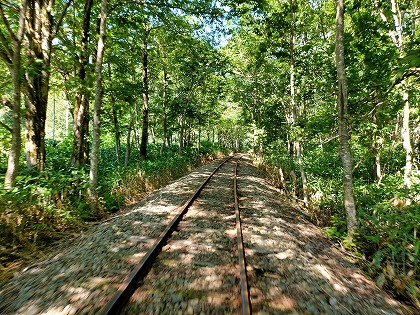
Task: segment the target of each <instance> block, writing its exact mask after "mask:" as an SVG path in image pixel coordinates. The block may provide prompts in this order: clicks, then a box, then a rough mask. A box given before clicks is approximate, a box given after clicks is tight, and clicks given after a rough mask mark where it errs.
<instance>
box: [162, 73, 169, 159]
mask: <svg viewBox="0 0 420 315" xmlns="http://www.w3.org/2000/svg"><path fill="white" fill-rule="evenodd" d="M167 90H168V73H167V72H166V69H163V94H162V127H163V131H162V147H161V149H160V153H161V154H162V152H163V149H165V146H166V138H167V134H168V125H167V121H166V99H167ZM168 145H169V143H168Z"/></svg>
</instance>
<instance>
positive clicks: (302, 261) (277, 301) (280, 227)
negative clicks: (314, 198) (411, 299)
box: [238, 165, 408, 315]
mask: <svg viewBox="0 0 420 315" xmlns="http://www.w3.org/2000/svg"><path fill="white" fill-rule="evenodd" d="M256 173H257V171H256V170H255V168H254V167H252V166H250V165H247V166H243V167H241V168H240V169H239V176H240V177H239V180H238V185H239V190H240V191H239V196H240V208H241V218H242V220H243V230H244V242H245V244H244V247H245V248H246V259H247V269H248V279H249V283H250V294H251V303H252V307H253V313H254V314H258V313H260V314H349V315H353V314H372V315H376V314H403V313H404V311H403V307H402V306H401V305H399V303H398V302H396V301H395V300H393V299H392V298H391V297H389V296H388V295H387V294H386V293H385V292H383V291H381V290H380V289H379V288H378V287H377V286H376V285H375V283H374V282H372V281H370V280H368V279H367V278H366V277H365V276H364V275H363V273H362V272H361V271H360V270H359V269H358V268H357V267H356V266H355V265H354V264H352V263H351V262H349V261H347V260H346V259H345V257H344V256H343V254H342V253H340V252H339V251H338V250H336V249H335V248H334V247H333V246H332V243H331V242H330V241H329V240H327V239H326V238H325V237H324V236H323V235H322V233H321V232H320V231H319V230H318V229H317V228H316V227H315V226H313V225H312V224H311V223H310V222H308V221H306V220H305V219H304V218H303V215H302V214H301V213H300V212H299V211H298V210H296V208H294V207H293V205H292V204H291V203H290V202H289V201H288V200H287V199H286V197H284V196H282V195H280V194H279V191H277V190H276V189H274V188H273V187H271V186H269V185H268V184H267V183H266V182H265V181H264V180H262V179H261V178H260V177H258V176H256V175H255V174H256ZM406 313H407V314H408V312H406Z"/></svg>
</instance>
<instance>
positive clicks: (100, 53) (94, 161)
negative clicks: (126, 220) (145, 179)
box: [89, 0, 108, 213]
mask: <svg viewBox="0 0 420 315" xmlns="http://www.w3.org/2000/svg"><path fill="white" fill-rule="evenodd" d="M107 15H108V1H107V0H102V1H101V13H100V24H99V39H98V47H97V55H96V65H95V76H96V87H95V106H94V114H93V139H92V151H91V154H90V174H89V184H90V187H89V198H90V203H91V210H92V212H93V213H95V212H97V211H98V193H97V191H96V187H97V183H98V165H99V145H100V135H101V131H100V126H101V116H100V113H101V105H102V92H103V91H102V64H103V58H104V49H105V33H106V18H107Z"/></svg>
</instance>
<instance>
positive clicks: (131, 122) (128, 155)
mask: <svg viewBox="0 0 420 315" xmlns="http://www.w3.org/2000/svg"><path fill="white" fill-rule="evenodd" d="M133 125H134V116H133V114H132V113H131V118H130V125H129V126H128V131H127V144H126V149H125V161H124V165H125V166H127V165H128V162H129V161H130V154H131V130H132V129H133Z"/></svg>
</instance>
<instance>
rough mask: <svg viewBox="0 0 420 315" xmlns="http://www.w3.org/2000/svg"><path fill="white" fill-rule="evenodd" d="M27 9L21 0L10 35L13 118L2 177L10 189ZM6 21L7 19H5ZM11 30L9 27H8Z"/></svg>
mask: <svg viewBox="0 0 420 315" xmlns="http://www.w3.org/2000/svg"><path fill="white" fill-rule="evenodd" d="M0 8H1V15H2V18H3V20H4V19H5V18H6V17H5V15H4V14H3V7H2V4H0ZM26 9H27V1H26V0H23V1H22V4H21V7H20V11H19V25H18V30H17V32H16V34H14V33H11V34H10V37H11V38H12V41H13V56H12V64H11V68H12V78H13V104H12V107H13V113H12V115H13V118H12V147H11V149H10V153H9V157H8V162H7V171H6V175H5V178H4V188H5V189H11V188H12V187H13V186H14V184H15V181H16V177H17V175H18V170H19V157H20V151H21V147H22V139H21V136H20V133H21V126H20V106H21V86H22V73H21V60H22V59H21V49H22V40H23V34H24V32H25V15H26ZM5 22H7V21H5ZM10 30H11V29H10Z"/></svg>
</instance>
